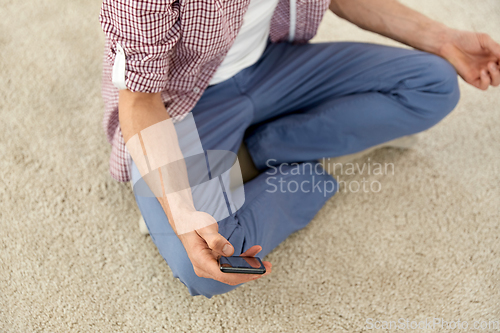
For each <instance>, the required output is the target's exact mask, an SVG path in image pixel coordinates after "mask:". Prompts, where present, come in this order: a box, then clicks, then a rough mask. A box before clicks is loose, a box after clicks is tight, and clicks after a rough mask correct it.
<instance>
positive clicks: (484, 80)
mask: <svg viewBox="0 0 500 333" xmlns="http://www.w3.org/2000/svg"><path fill="white" fill-rule="evenodd" d="M480 75H481V77H480V80H481V81H480V82H479V87H478V88H479V89H481V90H486V89H488V87H489V86H490V83H491V80H490V76H489V75H488V72H487V71H486V70H485V69H482V70H481V74H480Z"/></svg>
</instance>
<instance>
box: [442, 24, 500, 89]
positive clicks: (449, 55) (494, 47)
mask: <svg viewBox="0 0 500 333" xmlns="http://www.w3.org/2000/svg"><path fill="white" fill-rule="evenodd" d="M439 53H440V54H439V55H440V56H442V57H443V58H445V59H446V60H448V61H449V62H450V63H451V64H452V65H453V66H454V67H455V69H456V70H457V72H458V74H459V75H460V76H461V77H462V79H464V81H465V82H467V83H469V84H471V85H473V86H474V87H477V88H479V89H481V90H486V89H488V87H489V86H490V85H492V86H494V87H496V86H498V85H499V84H500V69H499V65H500V45H499V44H498V43H496V42H495V41H494V40H493V39H492V38H491V37H490V36H488V35H487V34H484V33H477V32H469V31H459V30H450V33H449V38H448V39H447V41H446V42H445V43H444V44H443V46H442V48H441V50H440V52H439Z"/></svg>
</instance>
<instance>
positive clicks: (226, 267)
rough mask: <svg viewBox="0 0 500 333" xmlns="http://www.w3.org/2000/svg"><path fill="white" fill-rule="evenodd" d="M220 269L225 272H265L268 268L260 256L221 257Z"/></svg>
mask: <svg viewBox="0 0 500 333" xmlns="http://www.w3.org/2000/svg"><path fill="white" fill-rule="evenodd" d="M219 264H220V270H221V271H222V272H224V273H247V274H264V273H265V272H266V268H265V267H264V264H263V263H262V261H261V260H260V259H259V258H258V257H242V256H233V257H220V258H219Z"/></svg>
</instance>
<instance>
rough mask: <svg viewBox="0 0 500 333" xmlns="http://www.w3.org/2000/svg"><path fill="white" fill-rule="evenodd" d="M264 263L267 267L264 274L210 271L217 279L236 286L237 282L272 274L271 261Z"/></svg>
mask: <svg viewBox="0 0 500 333" xmlns="http://www.w3.org/2000/svg"><path fill="white" fill-rule="evenodd" d="M262 264H264V267H265V268H266V273H264V274H239V273H222V272H221V271H220V270H219V271H218V272H210V273H211V274H212V275H213V276H214V279H215V280H217V281H220V282H222V283H225V284H229V285H232V286H235V285H237V284H241V283H245V282H250V281H253V280H257V279H260V278H261V277H263V276H266V275H269V274H271V268H272V265H271V263H270V262H269V261H263V262H262Z"/></svg>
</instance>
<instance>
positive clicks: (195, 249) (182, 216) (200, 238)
mask: <svg viewBox="0 0 500 333" xmlns="http://www.w3.org/2000/svg"><path fill="white" fill-rule="evenodd" d="M119 118H120V127H121V130H122V134H123V138H124V140H125V142H126V143H127V147H128V148H129V151H130V153H131V155H132V158H134V161H135V162H136V164H139V163H141V162H140V159H139V158H140V157H141V154H142V153H143V154H144V155H146V154H145V152H146V149H145V146H146V145H147V144H148V143H147V142H145V141H146V140H145V139H144V136H143V134H144V133H145V132H144V130H146V129H151V128H152V127H155V126H158V125H159V124H162V123H169V122H165V121H168V120H169V119H170V116H169V114H168V112H167V111H166V109H165V106H164V105H163V102H162V99H161V93H155V94H150V93H140V92H131V91H129V90H120V94H119ZM161 129H162V130H165V129H166V130H167V131H170V133H168V134H169V135H168V136H163V137H162V139H163V140H161V142H150V143H149V144H152V145H154V146H155V147H154V148H155V149H153V150H151V151H154V150H157V151H159V150H161V151H164V152H168V157H169V160H171V161H179V160H182V159H183V156H182V152H181V150H180V147H179V143H178V141H177V134H176V133H175V129H174V128H173V127H171V128H170V129H169V127H168V125H166V126H164V127H162V128H161ZM134 137H136V138H137V137H138V138H139V140H135V139H134ZM134 140H135V143H134ZM133 150H134V151H135V153H133V152H132V151H133ZM154 158H155V156H148V159H149V160H150V161H151V160H153V159H154ZM176 165H177V166H182V165H183V167H177V168H176V169H175V172H174V173H175V175H172V174H170V176H168V175H162V174H161V170H160V172H159V174H160V180H161V188H162V190H163V195H162V196H161V197H158V201H159V202H160V204H161V206H162V208H163V210H164V211H165V213H166V215H167V217H168V220H169V223H170V225H171V226H172V228H173V230H174V231H175V232H176V234H177V235H178V236H179V239H180V240H181V242H182V244H183V245H184V248H185V249H186V252H187V254H188V256H189V259H190V260H191V263H192V264H193V268H194V270H195V273H196V274H197V275H198V276H201V277H206V278H212V279H214V280H218V281H220V282H223V283H227V284H231V285H236V284H240V283H244V282H248V281H250V280H254V279H256V278H259V277H261V276H262V275H253V274H224V273H222V272H220V270H219V267H218V264H217V260H216V257H217V256H220V255H225V256H228V255H232V254H233V253H234V249H233V247H232V245H231V244H230V243H229V241H228V240H227V239H225V238H224V237H223V236H222V235H220V234H219V232H218V224H217V223H216V222H217V221H215V219H214V218H213V217H212V216H210V215H209V214H207V213H204V212H198V211H196V210H195V208H194V204H193V198H192V196H191V190H190V188H189V186H187V187H186V186H181V188H185V190H182V191H177V192H175V193H169V194H168V200H167V195H166V192H165V188H168V187H172V182H177V185H178V183H179V182H181V183H186V184H189V181H188V176H187V169H186V167H185V164H181V163H176ZM141 169H142V170H141ZM139 170H140V171H141V175H142V176H145V174H147V173H148V171H147V170H145V168H140V167H139ZM148 185H149V187H150V188H152V187H155V188H158V184H150V183H149V182H148ZM183 185H184V184H183ZM173 187H175V188H179V186H173ZM153 192H154V191H153ZM186 225H187V226H188V228H187V230H189V232H183V233H182V234H179V232H178V230H179V227H182V226H184V227H185V226H186ZM200 225H202V226H203V227H198V226H200ZM184 229H186V228H184ZM260 249H261V247H260V246H257V245H256V246H253V247H251V248H250V249H249V250H247V251H246V252H245V253H244V254H242V255H247V256H255V255H256V254H257V253H258V252H259V251H260ZM264 264H265V266H266V268H267V270H268V273H266V274H269V273H270V272H271V269H270V268H271V265H270V263H268V262H264Z"/></svg>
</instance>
